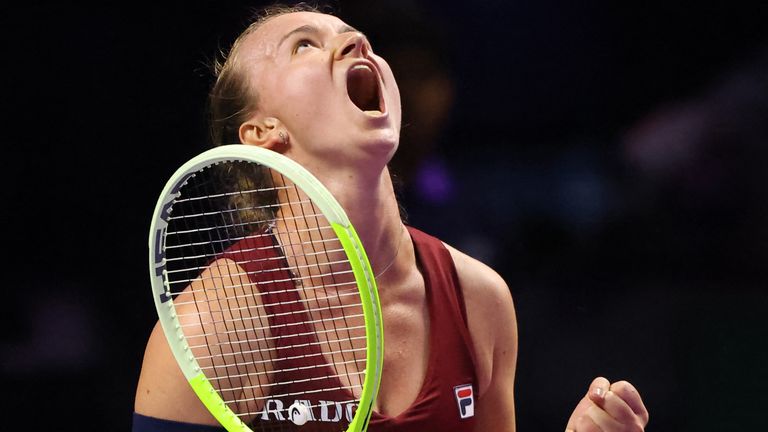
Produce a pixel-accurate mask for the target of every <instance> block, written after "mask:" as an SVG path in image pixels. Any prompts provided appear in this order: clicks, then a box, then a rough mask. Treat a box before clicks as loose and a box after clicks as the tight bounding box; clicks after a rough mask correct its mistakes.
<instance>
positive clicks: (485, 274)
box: [443, 243, 512, 307]
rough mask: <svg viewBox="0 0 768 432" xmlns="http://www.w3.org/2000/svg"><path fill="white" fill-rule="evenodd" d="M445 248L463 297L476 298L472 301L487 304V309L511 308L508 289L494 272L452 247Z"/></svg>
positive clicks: (446, 245) (510, 297)
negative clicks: (507, 305)
mask: <svg viewBox="0 0 768 432" xmlns="http://www.w3.org/2000/svg"><path fill="white" fill-rule="evenodd" d="M443 244H445V243H443ZM445 247H446V248H447V249H448V251H449V252H450V253H451V257H452V258H453V263H454V265H455V266H456V272H457V273H458V276H459V282H460V283H461V286H462V287H463V288H464V293H465V296H468V297H477V298H476V299H474V301H479V302H481V303H487V304H486V305H485V306H488V307H503V304H504V303H509V306H511V301H512V296H511V294H510V291H509V287H508V286H507V283H506V282H505V281H504V279H503V278H502V277H501V276H500V275H499V274H498V273H497V272H496V271H495V270H493V269H492V268H491V267H489V266H488V265H486V264H484V263H483V262H481V261H479V260H477V259H475V258H472V257H471V256H469V255H467V254H465V253H464V252H461V251H460V250H458V249H456V248H454V247H453V246H450V245H448V244H445Z"/></svg>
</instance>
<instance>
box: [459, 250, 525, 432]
mask: <svg viewBox="0 0 768 432" xmlns="http://www.w3.org/2000/svg"><path fill="white" fill-rule="evenodd" d="M448 250H449V251H450V252H451V256H452V257H453V261H454V263H455V265H456V271H457V272H458V275H459V282H460V283H461V287H462V291H463V293H464V300H465V304H466V308H467V319H468V321H469V331H470V333H471V334H472V340H473V345H474V348H475V357H476V361H477V369H478V370H477V371H476V373H477V376H478V381H479V382H478V386H479V389H478V394H479V398H478V404H477V409H476V411H475V418H476V421H477V423H476V427H475V430H477V431H491V430H493V431H503V432H514V431H515V399H514V381H515V369H516V367H517V318H516V315H515V308H514V303H513V301H512V295H511V294H510V291H509V287H508V286H507V284H506V283H505V282H504V280H503V279H502V278H501V277H500V276H499V275H498V274H497V273H496V272H495V271H493V270H492V269H490V268H489V267H488V266H486V265H485V264H483V263H481V262H479V261H477V260H475V259H473V258H471V257H469V256H467V255H465V254H463V253H461V252H459V251H457V250H456V249H453V248H451V247H450V246H448Z"/></svg>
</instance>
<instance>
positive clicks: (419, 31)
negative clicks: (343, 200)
mask: <svg viewBox="0 0 768 432" xmlns="http://www.w3.org/2000/svg"><path fill="white" fill-rule="evenodd" d="M383 3H384V2H376V3H374V2H336V3H332V4H333V5H335V6H334V9H335V10H336V12H337V14H338V15H340V16H341V17H342V18H343V19H345V20H346V21H348V22H349V23H350V24H352V25H354V26H356V27H357V28H359V29H360V30H362V31H364V32H366V33H367V34H368V36H369V37H370V39H371V40H372V43H373V45H374V48H375V50H376V51H378V52H379V53H380V54H382V55H383V56H384V57H385V58H388V59H389V60H390V63H391V64H392V66H393V68H394V71H395V75H396V77H397V78H398V80H399V82H400V87H401V92H402V93H403V101H404V120H405V121H404V123H405V124H406V126H405V127H404V129H403V142H402V145H401V151H400V152H399V154H398V155H397V157H396V159H395V161H393V165H392V169H393V171H394V172H395V173H396V175H397V177H398V178H399V179H401V180H402V181H403V183H404V186H403V187H402V189H401V192H400V193H401V197H402V198H401V199H402V202H403V204H404V206H405V208H406V209H407V211H408V218H409V221H410V223H411V224H413V225H415V226H417V227H419V228H422V229H424V230H426V231H428V232H430V233H433V234H435V235H437V236H440V237H442V238H444V239H445V240H446V241H448V242H449V243H452V244H454V245H455V246H457V247H459V248H461V249H464V250H465V251H467V252H468V253H470V254H472V255H473V256H475V257H477V258H479V259H481V260H483V261H485V262H486V263H488V264H489V265H491V266H493V267H494V268H495V269H496V270H497V271H499V273H500V274H502V276H504V278H505V279H506V280H507V282H508V283H509V285H510V287H511V290H512V292H513V295H514V298H515V301H516V307H517V313H518V321H519V330H520V353H519V366H518V376H517V382H516V397H517V409H518V428H519V430H521V431H539V430H547V431H549V430H553V431H559V430H562V429H563V428H564V426H565V423H566V420H567V418H568V415H569V414H570V412H571V410H572V408H573V407H574V406H575V404H576V402H577V401H578V399H579V398H580V397H581V396H582V394H583V392H584V391H586V387H587V385H588V384H589V382H590V381H591V379H592V378H593V377H595V376H597V375H604V376H606V377H608V378H609V379H611V380H618V379H628V380H630V381H631V382H633V383H634V384H635V385H636V386H637V387H638V388H639V389H640V391H641V393H642V394H643V396H644V398H645V401H646V404H647V406H648V407H649V410H650V412H651V424H650V426H649V430H654V431H694V430H695V431H723V430H757V429H762V428H764V415H763V414H764V413H765V410H766V407H768V391H766V385H767V384H768V349H767V348H766V340H768V339H767V338H768V319H767V318H766V314H765V309H766V306H768V285H766V265H765V263H766V260H768V192H767V191H768V188H766V186H768V29H767V27H766V22H768V21H767V20H766V19H767V18H768V7H766V6H765V5H758V4H756V3H755V4H748V3H743V2H741V3H740V2H720V3H719V4H710V3H706V2H697V3H688V4H683V3H681V2H669V1H651V2H643V3H642V4H635V5H629V6H627V5H623V3H624V2H609V1H591V2H570V1H563V0H560V1H555V0H547V1H537V2H506V1H486V2H477V3H470V2H445V1H437V0H433V1H422V2H405V1H394V2H386V6H385V5H384V4H383ZM260 4H261V3H259V2H227V3H226V5H225V4H223V2H213V1H208V2H195V3H188V2H168V3H163V4H140V3H133V2H131V3H125V4H121V5H120V6H117V5H111V4H106V2H105V3H99V4H95V5H91V6H88V7H85V6H72V5H64V4H62V3H58V2H43V3H41V2H27V3H24V5H23V6H22V5H15V6H9V5H5V6H2V18H0V24H2V26H1V27H2V28H3V38H2V42H1V44H2V45H0V46H1V47H2V54H3V57H4V59H3V68H2V69H3V72H2V77H3V84H4V90H3V93H2V101H3V114H2V122H3V123H2V124H3V134H2V140H3V144H4V145H3V148H4V150H5V152H4V157H3V161H4V164H3V165H4V167H3V170H2V175H3V185H5V187H3V188H2V204H3V206H2V209H3V211H2V222H3V237H4V239H5V247H4V249H5V253H4V256H5V257H6V258H5V260H4V262H5V269H6V271H5V272H4V275H3V285H4V289H3V291H4V295H5V297H4V298H5V301H4V302H3V311H4V315H5V318H4V319H5V322H7V323H8V324H9V325H6V329H8V330H7V331H6V332H4V333H3V337H2V345H0V347H1V350H0V360H1V362H2V368H3V371H2V372H3V382H4V383H6V386H7V387H6V394H5V396H3V399H4V400H6V401H7V402H6V404H5V406H6V410H7V414H8V416H9V417H18V418H19V419H23V420H24V421H31V422H32V424H33V425H39V427H34V426H33V429H42V428H43V427H45V428H49V429H52V430H80V431H86V430H128V429H129V427H130V416H131V411H132V403H133V392H134V388H135V384H136V380H137V377H138V372H139V367H140V363H141V357H142V351H143V344H144V342H145V340H146V337H147V336H148V334H149V331H150V329H151V327H152V325H153V324H154V321H155V312H154V306H153V303H152V300H151V297H150V289H149V283H148V282H149V280H148V278H147V274H148V270H147V250H146V238H147V231H148V226H149V218H150V215H151V212H152V209H153V207H154V204H155V200H156V198H157V196H158V194H159V192H160V189H161V187H162V185H163V184H164V182H165V180H166V179H167V178H168V177H169V176H170V174H171V173H172V172H173V171H174V170H175V168H176V167H177V166H178V165H179V164H181V163H182V162H184V161H185V160H187V159H188V158H190V157H191V156H193V155H195V154H197V153H199V152H200V151H202V150H204V149H205V148H207V146H208V143H207V141H206V131H205V113H204V107H205V97H206V92H207V89H208V87H209V85H210V83H211V75H210V73H209V69H208V67H207V64H210V63H211V61H212V59H213V58H215V56H216V53H217V50H218V49H220V48H226V47H228V45H229V44H230V43H231V42H232V40H233V39H234V37H236V35H237V34H238V33H239V32H240V31H241V30H242V29H243V28H244V27H245V25H246V24H247V22H248V17H249V16H250V12H249V11H250V8H251V7H255V6H259V5H260Z"/></svg>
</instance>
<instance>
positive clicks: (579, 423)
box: [575, 415, 602, 432]
mask: <svg viewBox="0 0 768 432" xmlns="http://www.w3.org/2000/svg"><path fill="white" fill-rule="evenodd" d="M575 431H576V432H602V430H601V429H600V426H598V425H597V424H596V423H595V422H594V420H592V418H591V417H590V416H589V415H583V416H581V417H579V418H578V419H577V420H576V429H575Z"/></svg>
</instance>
